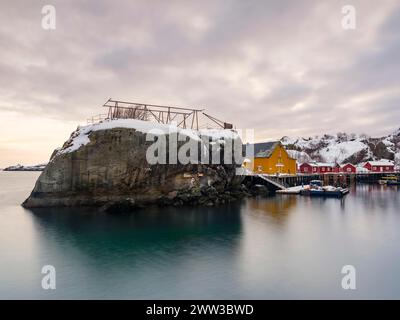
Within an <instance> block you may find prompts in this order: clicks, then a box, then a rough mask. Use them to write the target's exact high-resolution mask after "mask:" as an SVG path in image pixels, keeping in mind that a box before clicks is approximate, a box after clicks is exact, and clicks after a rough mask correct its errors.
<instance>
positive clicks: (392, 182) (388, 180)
mask: <svg viewBox="0 0 400 320" xmlns="http://www.w3.org/2000/svg"><path fill="white" fill-rule="evenodd" d="M378 183H379V184H386V185H388V186H398V185H400V179H399V178H398V177H396V176H395V175H389V176H385V177H382V179H380V180H378Z"/></svg>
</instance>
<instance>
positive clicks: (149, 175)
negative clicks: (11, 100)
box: [23, 128, 243, 210]
mask: <svg viewBox="0 0 400 320" xmlns="http://www.w3.org/2000/svg"><path fill="white" fill-rule="evenodd" d="M72 136H74V134H73V135H72ZM75 136H76V134H75ZM88 137H89V139H90V142H89V143H87V144H85V145H83V146H81V147H80V148H79V149H77V150H75V151H72V152H64V153H63V152H54V153H53V155H52V158H51V160H50V162H49V164H48V165H47V166H46V168H45V170H44V171H43V172H42V174H41V175H40V177H39V178H38V180H37V182H36V185H35V187H34V189H33V191H32V193H31V195H30V196H29V198H28V199H26V200H25V202H24V203H23V206H24V207H27V208H33V207H57V206H99V207H103V208H104V209H105V210H112V209H121V208H122V209H123V208H126V207H133V206H144V205H147V204H158V205H182V204H192V205H197V204H204V205H214V204H218V203H225V202H229V201H232V200H234V199H237V198H239V197H241V196H242V195H243V193H242V192H241V181H242V177H241V176H237V175H236V168H237V167H238V165H236V164H219V165H205V164H187V165H182V164H155V165H150V164H149V163H148V162H147V160H146V150H147V148H148V147H149V146H150V145H151V144H152V142H148V141H146V135H145V134H144V133H142V132H140V131H136V130H135V129H131V128H113V129H107V130H99V131H93V132H90V133H89V134H88ZM182 144H183V143H182ZM70 145H71V141H67V142H66V143H65V144H64V146H63V149H66V148H68V147H69V146H70ZM63 149H62V150H63ZM222 149H223V148H222ZM222 153H223V150H222Z"/></svg>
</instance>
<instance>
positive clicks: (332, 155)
mask: <svg viewBox="0 0 400 320" xmlns="http://www.w3.org/2000/svg"><path fill="white" fill-rule="evenodd" d="M366 148H367V146H366V145H365V144H364V143H363V142H361V141H357V140H354V141H346V142H341V143H336V144H330V145H328V146H327V147H326V148H324V149H322V150H321V151H320V152H319V154H320V155H321V156H322V157H323V159H325V161H327V162H338V163H342V162H343V161H344V160H346V159H347V158H349V157H350V156H352V155H353V154H355V153H358V152H360V151H362V150H364V149H366Z"/></svg>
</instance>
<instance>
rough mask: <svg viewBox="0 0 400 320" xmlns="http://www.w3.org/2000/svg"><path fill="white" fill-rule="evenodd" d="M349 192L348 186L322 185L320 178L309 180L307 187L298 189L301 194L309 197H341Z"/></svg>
mask: <svg viewBox="0 0 400 320" xmlns="http://www.w3.org/2000/svg"><path fill="white" fill-rule="evenodd" d="M348 193H349V189H348V188H342V187H334V186H324V185H323V182H322V181H321V180H312V181H310V186H309V188H304V189H302V190H301V191H300V194H301V195H302V196H310V197H334V198H341V197H343V196H344V195H346V194H348Z"/></svg>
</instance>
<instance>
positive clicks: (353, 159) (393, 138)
mask: <svg viewBox="0 0 400 320" xmlns="http://www.w3.org/2000/svg"><path fill="white" fill-rule="evenodd" d="M281 142H282V144H283V145H284V146H285V147H286V149H287V150H288V153H289V154H290V155H292V157H294V158H296V159H298V161H299V162H305V161H304V160H303V161H301V160H299V159H306V158H307V156H308V157H309V158H310V160H314V161H323V162H330V163H339V164H340V163H345V162H350V163H352V164H359V163H361V162H365V161H368V160H379V159H383V158H388V159H389V160H394V161H395V163H396V164H397V165H400V129H398V130H396V131H395V132H393V133H392V134H389V135H387V136H384V137H379V138H371V137H369V136H367V135H365V134H362V135H357V134H354V133H352V134H347V133H337V134H335V135H328V134H325V135H323V136H315V137H308V138H303V137H287V136H285V137H283V138H282V139H281ZM306 155H307V156H306ZM310 160H306V161H310Z"/></svg>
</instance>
